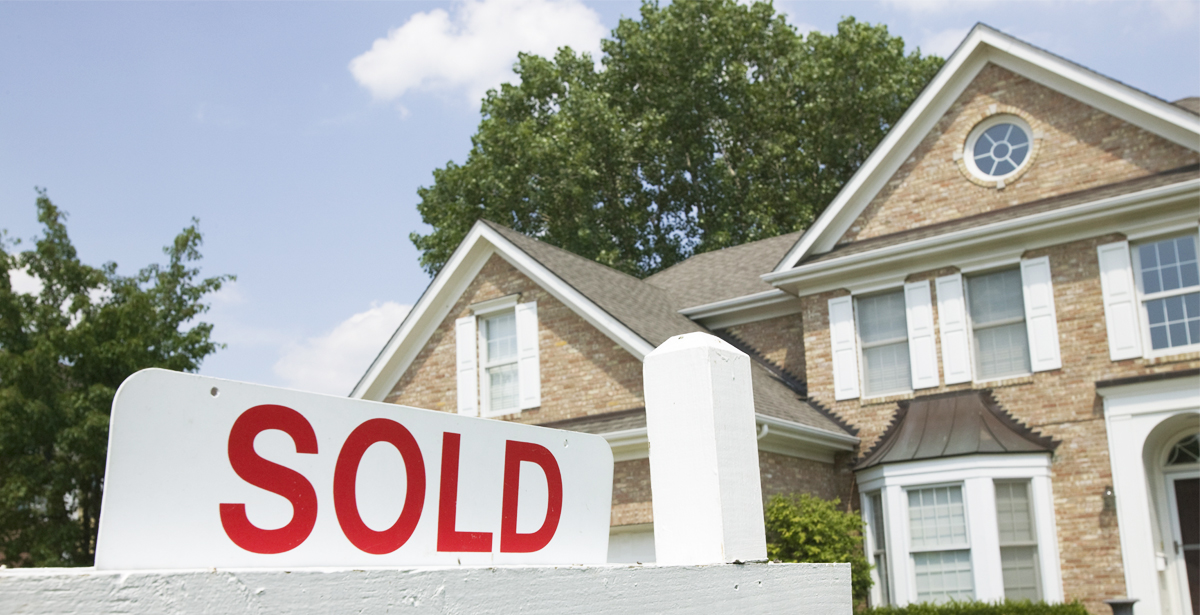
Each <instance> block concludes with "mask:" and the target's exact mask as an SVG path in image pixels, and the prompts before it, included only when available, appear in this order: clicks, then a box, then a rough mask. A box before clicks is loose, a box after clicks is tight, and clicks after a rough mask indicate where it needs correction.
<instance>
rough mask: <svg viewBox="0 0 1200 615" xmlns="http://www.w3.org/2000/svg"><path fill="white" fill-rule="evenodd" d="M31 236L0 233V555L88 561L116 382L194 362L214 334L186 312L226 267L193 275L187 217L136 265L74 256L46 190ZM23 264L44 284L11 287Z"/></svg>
mask: <svg viewBox="0 0 1200 615" xmlns="http://www.w3.org/2000/svg"><path fill="white" fill-rule="evenodd" d="M39 193H40V196H39V197H38V199H37V210H38V220H39V221H40V222H41V224H42V226H43V227H44V234H43V236H42V237H40V238H38V239H36V246H35V248H34V249H32V250H28V251H25V252H19V253H17V252H15V251H14V247H15V246H16V245H17V244H18V243H19V242H9V241H0V268H2V270H3V274H4V275H0V555H3V556H4V558H5V561H4V563H6V564H8V565H10V566H12V565H17V566H25V565H33V566H51V565H53V566H78V565H89V564H91V563H92V561H93V558H94V556H95V544H96V527H97V521H98V519H99V515H100V495H101V491H102V486H103V479H104V463H105V454H106V449H107V445H108V418H109V412H110V410H111V407H112V400H113V395H114V394H115V393H116V390H117V387H118V386H120V384H121V382H123V381H124V380H125V378H127V377H128V376H129V375H130V374H132V373H134V372H136V371H138V370H140V369H144V368H148V367H162V368H166V369H173V370H179V371H195V370H196V369H197V368H199V366H200V362H201V360H202V359H203V358H204V357H205V356H207V355H209V354H212V353H213V352H214V351H215V350H216V349H217V348H218V345H217V344H215V343H213V342H212V340H211V339H210V335H211V333H212V325H210V324H206V323H194V322H193V321H194V319H195V318H196V317H197V316H199V315H200V314H202V313H203V312H204V311H205V310H207V309H208V306H207V305H205V304H204V303H203V302H202V299H203V297H204V296H205V295H206V294H208V293H211V292H215V291H217V290H219V289H220V288H221V285H222V283H224V282H225V281H228V280H233V279H234V278H233V276H218V277H213V278H207V279H200V278H199V277H198V275H199V270H198V269H197V268H195V267H194V263H195V262H196V261H198V260H200V252H199V247H200V244H201V236H200V231H199V230H198V229H197V227H196V223H197V222H196V220H194V219H193V220H192V225H191V226H189V227H187V228H185V229H184V230H183V232H181V233H180V234H179V235H178V236H177V237H176V238H175V241H174V242H173V243H172V244H171V245H169V246H167V247H166V248H164V249H163V251H164V252H165V253H166V255H167V263H166V264H165V265H157V264H155V265H150V266H148V267H146V268H144V269H142V270H141V271H140V272H138V273H137V274H136V275H134V276H129V277H127V276H122V275H119V274H117V266H116V264H115V263H107V264H105V265H103V266H101V267H99V268H97V267H91V266H88V265H85V264H83V263H82V262H80V260H79V258H78V256H77V255H76V252H75V248H74V246H72V245H71V241H70V239H69V238H68V236H67V228H66V224H65V218H66V215H65V214H64V213H63V212H62V211H60V210H59V209H58V208H57V207H55V206H54V204H53V203H51V202H50V199H49V198H48V197H47V196H46V193H45V191H39ZM17 270H24V271H25V272H26V273H27V274H29V275H32V276H33V277H35V278H36V279H37V280H39V281H40V282H41V284H42V288H41V290H40V291H39V292H37V293H36V294H28V293H21V292H15V291H14V290H13V288H12V282H11V276H12V274H13V272H14V271H17Z"/></svg>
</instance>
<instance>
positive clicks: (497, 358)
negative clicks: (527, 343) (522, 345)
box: [479, 312, 517, 414]
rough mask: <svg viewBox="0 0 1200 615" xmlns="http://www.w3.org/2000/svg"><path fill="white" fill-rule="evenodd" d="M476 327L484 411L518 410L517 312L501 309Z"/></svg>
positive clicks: (498, 412) (493, 412)
mask: <svg viewBox="0 0 1200 615" xmlns="http://www.w3.org/2000/svg"><path fill="white" fill-rule="evenodd" d="M480 324H481V326H480V328H479V342H480V344H479V350H480V353H479V354H480V359H481V361H482V363H483V378H481V379H480V380H481V384H482V385H483V391H482V394H481V395H480V399H481V400H482V401H483V404H484V412H485V413H487V414H502V413H508V412H513V411H515V410H517V315H516V313H515V312H503V313H501V314H497V315H495V316H492V317H489V318H485V319H483V322H482V323H480Z"/></svg>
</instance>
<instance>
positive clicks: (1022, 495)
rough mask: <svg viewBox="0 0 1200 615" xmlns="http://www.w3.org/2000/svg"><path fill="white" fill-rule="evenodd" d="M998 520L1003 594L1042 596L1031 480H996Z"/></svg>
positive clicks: (1026, 597)
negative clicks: (1030, 489)
mask: <svg viewBox="0 0 1200 615" xmlns="http://www.w3.org/2000/svg"><path fill="white" fill-rule="evenodd" d="M996 524H997V525H998V526H999V528H998V529H999V532H1000V565H1001V569H1002V573H1003V575H1004V597H1005V598H1009V599H1011V600H1025V599H1028V600H1035V601H1036V600H1041V599H1042V597H1041V596H1042V592H1041V584H1040V582H1039V579H1040V578H1041V574H1040V573H1039V571H1038V554H1037V535H1036V533H1035V528H1034V522H1033V502H1032V501H1031V500H1030V498H1029V481H1006V482H996Z"/></svg>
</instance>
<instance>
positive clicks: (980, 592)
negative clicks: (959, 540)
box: [963, 478, 1004, 602]
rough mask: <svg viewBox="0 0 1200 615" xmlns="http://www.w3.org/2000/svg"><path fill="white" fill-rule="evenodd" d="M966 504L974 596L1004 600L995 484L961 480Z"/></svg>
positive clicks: (983, 479)
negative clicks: (973, 577) (973, 576)
mask: <svg viewBox="0 0 1200 615" xmlns="http://www.w3.org/2000/svg"><path fill="white" fill-rule="evenodd" d="M963 487H964V490H965V491H966V493H965V494H964V495H965V497H964V499H965V500H966V504H967V531H968V532H970V536H971V571H972V572H973V573H974V575H975V599H976V600H984V601H986V602H995V601H996V600H1003V599H1004V575H1003V574H1002V570H1003V567H1002V566H1001V563H1000V528H999V527H998V526H997V525H996V486H995V485H993V484H992V479H991V478H968V479H967V480H965V481H963Z"/></svg>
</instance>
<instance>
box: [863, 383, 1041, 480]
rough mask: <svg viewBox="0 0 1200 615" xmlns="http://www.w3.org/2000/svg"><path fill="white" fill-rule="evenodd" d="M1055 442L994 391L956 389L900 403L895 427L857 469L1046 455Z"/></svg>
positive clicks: (894, 422) (890, 429) (881, 438)
mask: <svg viewBox="0 0 1200 615" xmlns="http://www.w3.org/2000/svg"><path fill="white" fill-rule="evenodd" d="M1057 446H1058V444H1057V443H1056V442H1054V441H1053V440H1051V439H1050V438H1047V437H1045V436H1043V435H1041V434H1038V433H1036V432H1034V431H1033V430H1032V429H1030V428H1029V427H1026V426H1025V425H1023V424H1021V423H1020V422H1018V421H1017V420H1016V419H1014V418H1013V417H1012V415H1010V414H1008V413H1007V412H1005V411H1004V409H1003V408H1001V407H1000V404H998V403H997V402H996V399H995V398H994V397H992V393H991V391H986V390H985V391H957V392H954V393H943V394H940V395H930V396H928V397H918V398H916V399H912V400H906V401H902V402H900V409H899V410H898V411H897V412H896V418H895V419H894V420H893V422H892V425H891V426H890V427H888V429H887V431H886V432H884V434H883V436H881V437H880V438H879V442H878V443H877V444H876V445H875V446H874V448H872V449H871V450H870V451H869V452H868V453H867V454H866V455H865V456H864V457H863V460H862V461H860V462H859V463H858V465H856V466H855V468H854V469H855V470H862V469H865V468H869V467H872V466H876V465H879V464H883V463H895V462H898V461H916V460H919V459H937V458H940V457H955V456H959V455H977V454H1001V453H1047V452H1053V451H1054V449H1055V448H1056V447H1057Z"/></svg>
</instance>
